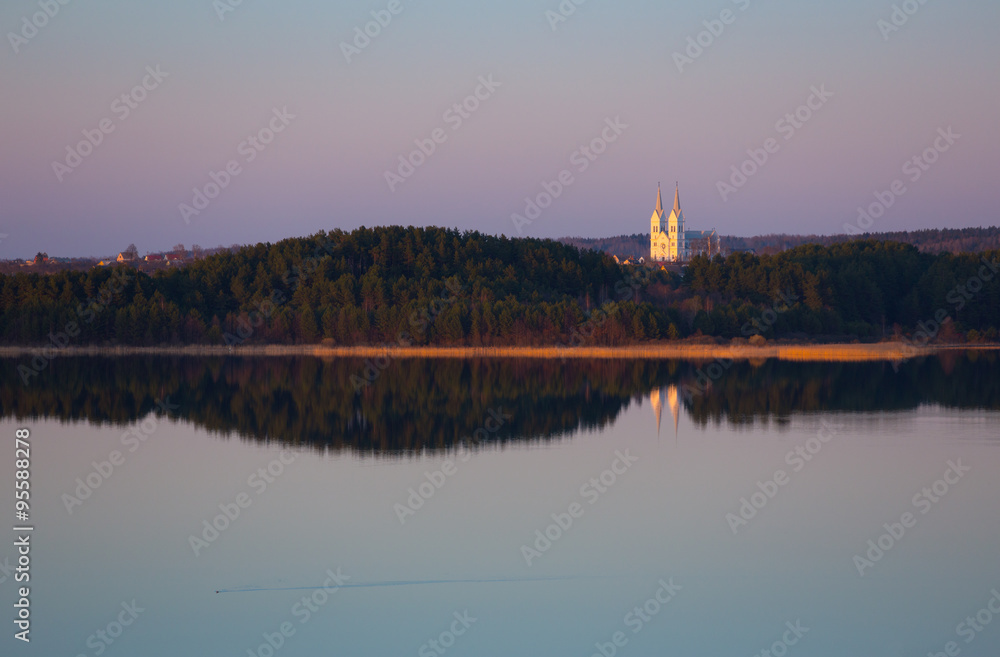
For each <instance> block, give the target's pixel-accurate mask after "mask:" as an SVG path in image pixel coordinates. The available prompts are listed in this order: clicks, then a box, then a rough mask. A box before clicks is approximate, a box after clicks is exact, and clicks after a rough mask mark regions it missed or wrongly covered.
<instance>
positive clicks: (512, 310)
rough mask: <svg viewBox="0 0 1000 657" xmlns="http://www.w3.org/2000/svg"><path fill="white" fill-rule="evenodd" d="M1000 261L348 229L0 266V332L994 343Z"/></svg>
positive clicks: (847, 247)
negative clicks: (147, 264)
mask: <svg viewBox="0 0 1000 657" xmlns="http://www.w3.org/2000/svg"><path fill="white" fill-rule="evenodd" d="M998 263H1000V251H992V252H989V253H985V254H980V255H971V254H963V255H951V254H942V255H932V254H927V253H921V252H920V251H919V250H918V249H916V248H915V247H913V246H910V245H904V244H898V243H891V242H877V241H871V240H866V241H861V240H859V241H853V242H847V243H843V244H837V245H834V246H831V247H828V248H824V247H820V246H815V245H812V246H803V247H798V248H795V249H792V250H789V251H785V252H783V253H780V254H778V255H774V256H768V255H763V256H756V255H753V254H747V253H738V254H734V255H732V256H729V257H728V258H722V257H718V256H717V257H714V258H711V259H709V258H706V257H698V258H695V259H694V260H693V261H692V262H691V263H690V265H689V266H688V267H687V269H686V270H685V274H684V276H683V278H682V277H681V276H679V275H675V274H670V273H667V272H665V271H660V270H657V269H655V268H647V267H624V266H620V265H618V264H616V263H615V262H614V261H613V260H612V259H611V258H609V257H608V256H606V255H604V254H601V253H598V252H595V251H580V250H578V249H576V248H574V247H571V246H567V245H564V244H561V243H559V242H556V241H552V240H538V239H508V238H505V237H494V236H489V235H483V234H481V233H477V232H465V233H461V232H459V231H456V230H447V229H441V228H413V227H410V228H402V227H384V228H360V229H358V230H355V231H353V232H350V233H345V232H343V231H334V232H331V233H322V232H321V233H319V234H317V235H314V236H311V237H308V238H296V239H287V240H283V241H281V242H278V243H277V244H257V245H255V246H247V247H243V248H241V249H239V250H237V251H235V252H223V253H219V254H216V255H213V256H210V257H206V258H204V259H202V260H199V261H197V262H194V263H192V264H191V265H190V266H188V267H185V268H182V269H171V270H167V271H160V272H156V273H155V274H152V275H149V274H146V273H143V272H138V271H136V270H134V269H130V268H128V267H125V266H120V267H116V268H114V269H104V268H102V269H92V270H90V271H87V272H60V273H57V274H52V275H37V274H17V275H13V276H0V341H2V342H3V343H6V344H19V345H44V344H46V343H51V344H54V345H55V346H56V347H61V346H64V345H68V344H74V345H86V344H98V345H162V344H222V343H228V344H230V345H235V344H315V343H319V342H325V343H327V344H333V345H380V344H390V345H403V346H405V345H427V344H434V345H445V346H447V345H456V346H457V345H463V346H499V345H560V344H562V345H573V346H575V345H622V344H630V343H640V342H646V341H651V340H667V339H670V340H673V339H679V338H685V337H689V336H692V335H694V336H699V335H700V336H714V337H717V338H726V339H729V338H746V337H749V336H752V335H754V334H758V333H760V334H763V335H764V336H765V337H767V338H771V337H783V336H790V337H801V338H814V339H815V338H818V337H820V336H826V337H831V338H843V337H844V336H854V337H859V338H870V339H875V338H881V337H888V336H892V335H898V336H906V335H913V337H914V338H916V339H918V340H919V339H921V338H920V333H919V331H924V332H925V334H924V337H925V338H926V340H930V339H935V338H938V337H944V338H948V339H969V340H972V341H978V340H983V339H986V340H992V339H995V338H996V337H997V327H998V326H1000V276H998V275H997V273H1000V272H996V273H995V269H996V267H997V264H998ZM945 319H950V320H952V321H948V322H946V321H944V320H945ZM932 328H933V330H930V329H932ZM34 370H35V371H38V370H39V367H35V368H34Z"/></svg>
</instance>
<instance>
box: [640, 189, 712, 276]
mask: <svg viewBox="0 0 1000 657" xmlns="http://www.w3.org/2000/svg"><path fill="white" fill-rule="evenodd" d="M649 223H650V234H649V259H650V261H652V262H686V261H688V260H690V259H691V258H692V257H694V256H696V255H698V254H700V253H707V254H708V255H712V254H713V253H719V252H720V248H721V244H720V241H719V235H718V234H717V233H716V232H715V230H711V231H702V230H686V228H685V226H684V211H683V210H681V192H680V187H675V188H674V207H673V209H672V210H671V211H670V214H669V215H668V214H667V213H666V211H665V210H664V209H663V196H662V195H661V193H660V186H659V185H657V186H656V209H655V210H654V211H653V216H652V218H650V220H649ZM713 241H714V245H713Z"/></svg>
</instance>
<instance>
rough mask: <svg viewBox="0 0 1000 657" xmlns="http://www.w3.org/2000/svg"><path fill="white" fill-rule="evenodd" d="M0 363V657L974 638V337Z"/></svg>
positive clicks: (842, 651) (994, 387)
mask: <svg viewBox="0 0 1000 657" xmlns="http://www.w3.org/2000/svg"><path fill="white" fill-rule="evenodd" d="M15 364H16V363H15V361H13V360H5V362H4V364H3V367H2V368H0V377H2V384H0V410H2V416H0V417H2V420H0V423H2V430H0V433H2V434H3V435H5V436H7V440H8V441H9V442H8V445H9V449H8V455H9V457H10V461H9V462H11V463H12V462H13V454H14V449H13V447H14V444H13V443H14V439H15V431H16V430H17V429H19V428H27V429H29V430H30V439H29V442H30V444H31V479H30V481H31V492H32V496H31V525H32V526H34V527H35V530H34V532H32V534H31V539H30V540H31V544H32V548H31V571H30V574H31V582H30V585H31V620H32V624H31V644H30V646H27V645H25V644H23V643H22V642H20V641H16V640H15V639H14V638H13V633H14V632H15V631H16V629H15V627H14V626H13V625H12V624H10V622H9V621H8V624H7V631H6V632H5V633H4V636H3V638H2V639H0V645H2V650H3V653H4V654H8V655H14V654H37V655H46V656H54V655H88V656H89V655H94V656H96V655H102V654H103V655H142V656H143V657H159V656H161V655H163V656H165V655H177V654H194V655H225V654H230V655H234V656H246V655H258V656H260V657H269V656H273V655H281V656H282V657H285V656H289V657H291V656H296V655H303V656H305V655H309V656H312V655H352V656H353V655H371V656H383V655H417V656H418V657H426V656H427V655H445V654H449V655H455V656H456V657H457V656H460V655H470V656H473V655H474V656H480V655H484V656H485V655H515V654H516V655H538V656H551V657H563V656H567V657H568V656H577V657H589V656H590V655H602V656H603V657H611V656H612V655H622V656H625V657H630V656H635V657H644V656H651V655H658V656H659V655H667V656H670V655H677V656H689V655H712V656H715V655H746V656H747V657H751V656H753V655H758V654H765V653H763V652H762V651H765V650H766V651H768V653H767V654H771V655H775V656H776V657H784V655H786V654H787V655H794V656H802V657H806V656H824V657H825V656H847V655H850V656H852V657H862V656H866V655H871V656H873V657H874V656H891V657H895V656H904V655H906V656H908V655H913V656H919V657H922V656H924V655H928V654H930V655H937V654H951V655H958V654H961V655H970V656H976V655H982V656H984V657H985V656H990V657H994V656H995V655H997V654H998V653H1000V561H998V559H997V555H998V553H1000V476H998V473H1000V431H998V426H1000V376H998V372H1000V361H998V358H997V355H996V354H995V353H976V352H968V353H961V352H956V353H947V354H945V355H942V356H940V357H931V358H921V359H916V360H912V361H908V362H905V363H901V364H893V363H880V362H879V363H857V364H856V363H788V362H779V361H776V360H768V361H761V362H742V363H729V362H724V363H712V362H700V363H693V362H682V361H657V362H649V361H641V362H640V361H600V362H581V361H573V360H567V361H559V360H536V361H532V360H391V359H387V360H384V361H381V362H373V361H369V362H365V361H360V360H321V359H313V358H215V359H213V358H208V359H205V358H201V359H195V358H180V357H178V358H168V357H155V358H154V357H150V358H140V357H135V358H116V359H112V358H97V357H94V358H58V359H56V360H54V361H52V363H51V364H50V366H49V368H48V369H47V370H46V371H45V372H44V373H43V374H42V375H41V376H39V377H37V378H36V379H34V380H32V382H31V384H30V385H29V386H24V385H23V384H22V382H21V380H20V379H19V377H18V375H17V373H16V368H15ZM13 472H14V468H13V467H12V466H8V465H6V464H5V465H4V466H3V470H2V471H0V473H2V475H0V476H2V482H0V488H2V489H3V490H4V491H8V495H9V494H10V493H9V491H11V490H12V489H13V488H14V486H13V483H12V482H13V480H14V477H13ZM7 499H8V500H11V499H12V498H10V497H8V498H7ZM2 513H3V516H2V517H3V519H4V520H5V521H6V524H7V525H8V527H10V526H13V525H15V524H18V523H17V521H16V519H15V518H14V510H13V503H12V501H11V502H7V503H5V504H4V505H3V512H2ZM5 531H7V533H8V537H9V538H8V539H7V540H4V541H3V542H2V544H0V564H3V565H4V571H3V572H0V577H2V578H3V579H0V596H2V598H3V600H4V603H5V604H6V605H8V606H7V609H8V610H10V609H12V607H11V606H10V605H13V604H14V603H15V602H17V600H18V597H17V591H16V589H15V582H14V581H13V572H9V571H8V569H9V568H10V567H12V566H13V565H16V563H17V552H16V548H15V547H14V544H13V542H14V538H16V537H15V536H14V534H13V533H12V532H10V531H9V530H5ZM4 559H6V560H7V561H4ZM19 586H20V585H19ZM9 613H10V612H9V611H8V614H9ZM8 617H9V618H10V616H8ZM949 643H951V645H949ZM949 651H950V652H949Z"/></svg>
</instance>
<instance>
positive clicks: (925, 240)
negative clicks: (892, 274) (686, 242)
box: [722, 226, 1000, 254]
mask: <svg viewBox="0 0 1000 657" xmlns="http://www.w3.org/2000/svg"><path fill="white" fill-rule="evenodd" d="M858 237H861V238H862V239H870V240H882V241H887V242H903V243H904V244H912V245H913V246H915V247H917V249H919V250H920V251H922V252H924V253H952V254H959V253H979V252H981V251H991V250H996V249H1000V228H998V227H996V226H989V227H986V228H930V229H925V230H904V231H893V232H887V233H865V234H864V235H860V236H859V235H850V234H846V233H843V234H839V235H785V234H774V235H757V236H754V237H731V236H730V237H726V236H723V237H722V248H723V249H728V250H730V251H733V250H739V251H747V250H752V251H754V252H755V253H758V254H774V253H780V252H781V251H785V250H787V249H792V248H795V247H797V246H802V245H804V244H819V245H820V246H833V245H834V244H841V243H843V242H850V241H852V240H854V239H857V238H858Z"/></svg>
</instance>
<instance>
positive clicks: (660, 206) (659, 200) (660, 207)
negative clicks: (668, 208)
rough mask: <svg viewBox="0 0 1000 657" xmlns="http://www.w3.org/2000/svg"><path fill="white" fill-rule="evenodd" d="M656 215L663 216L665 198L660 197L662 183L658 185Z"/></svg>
mask: <svg viewBox="0 0 1000 657" xmlns="http://www.w3.org/2000/svg"><path fill="white" fill-rule="evenodd" d="M656 213H657V214H663V197H662V196H661V195H660V183H656Z"/></svg>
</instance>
